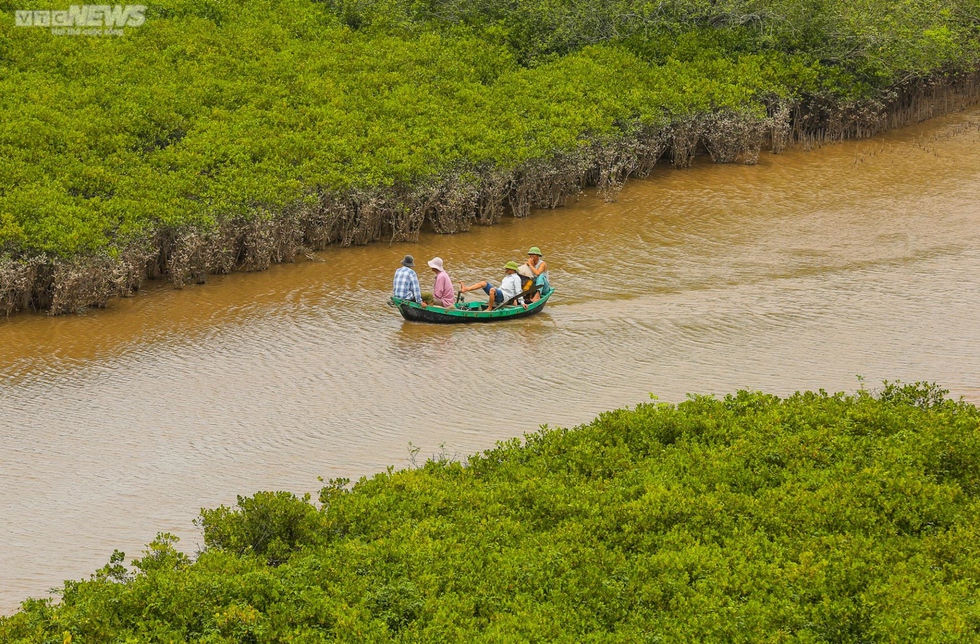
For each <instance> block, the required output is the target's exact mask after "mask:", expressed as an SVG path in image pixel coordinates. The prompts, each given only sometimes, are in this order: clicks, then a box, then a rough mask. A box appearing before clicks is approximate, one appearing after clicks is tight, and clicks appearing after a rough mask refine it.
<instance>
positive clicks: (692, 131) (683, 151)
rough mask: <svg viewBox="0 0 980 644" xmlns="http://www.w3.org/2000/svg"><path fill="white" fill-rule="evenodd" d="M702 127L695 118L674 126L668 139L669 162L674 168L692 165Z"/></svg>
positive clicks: (699, 121)
mask: <svg viewBox="0 0 980 644" xmlns="http://www.w3.org/2000/svg"><path fill="white" fill-rule="evenodd" d="M702 131H703V125H702V123H701V120H700V119H699V118H697V117H692V118H689V119H686V120H684V121H680V122H678V123H676V124H674V129H673V132H672V133H671V139H670V161H671V163H672V164H673V165H674V167H675V168H689V167H691V164H692V163H694V156H695V154H697V150H698V143H700V142H701V134H702Z"/></svg>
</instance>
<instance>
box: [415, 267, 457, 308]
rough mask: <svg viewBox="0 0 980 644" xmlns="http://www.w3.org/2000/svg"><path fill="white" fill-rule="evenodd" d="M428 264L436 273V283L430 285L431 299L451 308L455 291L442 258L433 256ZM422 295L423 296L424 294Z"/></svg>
mask: <svg viewBox="0 0 980 644" xmlns="http://www.w3.org/2000/svg"><path fill="white" fill-rule="evenodd" d="M428 266H429V268H431V269H432V272H433V273H435V274H436V283H435V286H433V287H432V299H433V301H434V303H435V304H439V305H441V306H442V307H443V308H447V309H451V308H453V300H454V299H455V298H456V291H454V290H453V281H452V280H451V279H450V278H449V273H447V272H446V269H445V268H443V266H442V258H441V257H433V258H432V259H430V260H429V261H428ZM422 297H425V294H423V295H422Z"/></svg>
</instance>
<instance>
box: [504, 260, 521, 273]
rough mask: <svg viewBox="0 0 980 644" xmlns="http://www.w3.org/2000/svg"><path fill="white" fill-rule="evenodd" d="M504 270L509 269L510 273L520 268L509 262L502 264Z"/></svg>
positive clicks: (513, 262) (515, 263)
mask: <svg viewBox="0 0 980 644" xmlns="http://www.w3.org/2000/svg"><path fill="white" fill-rule="evenodd" d="M504 268H509V269H510V270H512V271H516V270H517V269H518V268H520V266H518V265H517V262H515V261H513V260H511V261H509V262H507V263H506V264H504Z"/></svg>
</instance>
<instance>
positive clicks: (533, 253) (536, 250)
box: [527, 246, 544, 257]
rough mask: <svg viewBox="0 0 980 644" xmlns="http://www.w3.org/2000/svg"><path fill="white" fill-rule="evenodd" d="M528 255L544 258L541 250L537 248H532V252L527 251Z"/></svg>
mask: <svg viewBox="0 0 980 644" xmlns="http://www.w3.org/2000/svg"><path fill="white" fill-rule="evenodd" d="M527 254H528V255H537V256H538V257H544V255H542V254H541V249H540V248H538V247H537V246H531V250H529V251H527Z"/></svg>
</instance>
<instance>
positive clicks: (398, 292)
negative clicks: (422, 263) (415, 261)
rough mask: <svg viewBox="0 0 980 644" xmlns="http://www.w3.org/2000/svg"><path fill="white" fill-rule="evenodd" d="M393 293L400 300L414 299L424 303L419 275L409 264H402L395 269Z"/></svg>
mask: <svg viewBox="0 0 980 644" xmlns="http://www.w3.org/2000/svg"><path fill="white" fill-rule="evenodd" d="M393 295H394V296H395V297H397V298H398V299H400V300H414V301H416V302H418V303H419V304H421V303H422V289H421V288H419V276H418V275H416V274H415V271H413V270H412V269H410V268H409V267H408V266H402V267H401V268H399V269H398V270H397V271H395V284H394V288H393Z"/></svg>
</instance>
